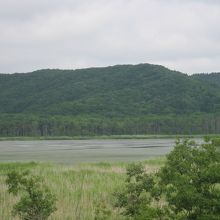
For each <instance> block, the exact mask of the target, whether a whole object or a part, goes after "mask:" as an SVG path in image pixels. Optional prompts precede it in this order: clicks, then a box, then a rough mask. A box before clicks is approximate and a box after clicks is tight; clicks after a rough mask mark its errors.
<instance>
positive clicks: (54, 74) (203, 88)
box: [0, 64, 220, 136]
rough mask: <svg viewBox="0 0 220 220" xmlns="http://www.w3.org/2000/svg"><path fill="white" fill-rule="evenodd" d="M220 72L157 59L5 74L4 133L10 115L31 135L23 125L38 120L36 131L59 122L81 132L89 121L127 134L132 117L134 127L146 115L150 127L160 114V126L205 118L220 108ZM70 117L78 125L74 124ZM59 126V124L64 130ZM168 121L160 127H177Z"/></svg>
mask: <svg viewBox="0 0 220 220" xmlns="http://www.w3.org/2000/svg"><path fill="white" fill-rule="evenodd" d="M219 75H220V74H211V75H203V74H199V75H198V74H197V75H194V76H188V75H186V74H183V73H180V72H177V71H172V70H169V69H167V68H165V67H163V66H159V65H151V64H139V65H117V66H111V67H105V68H88V69H79V70H58V69H54V70H52V69H46V70H38V71H35V72H31V73H17V74H0V128H1V130H0V134H2V135H6V136H7V133H5V127H6V124H5V123H6V121H7V125H8V127H9V125H10V126H11V127H14V128H15V127H16V126H17V127H18V128H19V129H18V130H19V132H15V131H14V132H13V133H14V134H13V135H25V134H26V135H29V133H30V132H29V131H27V128H25V129H23V130H25V132H23V131H22V132H20V128H21V127H22V126H23V127H28V126H29V127H30V128H29V130H32V127H33V123H35V127H36V128H35V129H34V130H36V129H38V131H37V132H34V133H33V132H31V134H32V135H33V134H35V133H36V134H37V135H53V134H54V131H53V132H49V130H50V127H52V128H53V129H54V127H57V126H58V124H59V126H60V124H63V125H62V127H63V128H62V129H64V130H65V129H66V132H59V131H57V132H56V135H61V134H62V135H63V134H65V135H75V134H78V133H77V131H78V130H79V128H77V126H83V127H85V128H84V129H85V131H87V130H88V124H89V126H91V127H93V132H92V133H94V134H99V133H100V132H99V131H98V130H102V132H101V134H102V133H103V134H106V130H107V131H108V132H107V134H117V133H123V134H124V133H132V132H128V131H127V132H126V131H125V130H126V129H125V128H124V126H126V127H127V126H128V125H125V124H128V121H132V123H131V125H129V126H134V124H135V126H134V127H137V126H139V127H141V125H140V123H141V122H142V121H143V119H144V121H148V126H150V127H152V125H150V124H149V123H150V121H151V122H152V121H154V122H153V124H155V120H157V124H158V125H157V126H159V127H160V124H163V123H165V122H164V120H165V119H166V120H168V118H169V120H171V121H172V120H173V122H172V123H174V122H175V121H176V122H177V121H178V120H180V121H182V120H183V119H184V118H185V121H187V120H189V121H190V120H191V118H192V117H194V118H195V117H196V118H197V119H198V118H199V120H200V121H201V120H203V119H207V117H209V118H210V115H211V117H212V116H213V115H216V114H218V113H220V87H219V86H218V84H217V83H216V81H217V80H216V79H218V80H219V79H220V76H219ZM214 83H215V86H213V84H214ZM195 115H196V116H195ZM198 115H199V116H198ZM201 115H202V116H201ZM42 121H43V122H42ZM70 121H71V123H73V124H74V126H75V127H76V128H75V129H73V128H71V129H70V128H69V127H70ZM113 122H115V123H116V124H118V123H120V125H117V126H119V127H120V126H121V129H119V128H117V129H116V130H117V131H112V130H114V129H115V124H114V123H113ZM215 122H216V119H215ZM42 123H43V125H42ZM124 123H125V124H124ZM169 123H170V122H169ZM169 123H168V124H169ZM184 123H185V122H184ZM200 123H203V122H200ZM54 124H56V125H54ZM177 124H178V123H177ZM180 124H181V123H180ZM21 125H22V126H21ZM94 125H95V128H94ZM42 126H43V129H44V127H46V130H47V132H46V134H45V132H41V131H40V130H41V129H42V128H41V127H42ZM59 126H58V127H59ZM71 126H72V127H74V126H73V125H71ZM157 126H156V127H157ZM58 127H57V128H56V130H60V128H58ZM65 127H66V128H65ZM100 127H102V128H100ZM144 127H146V126H145V125H144ZM153 127H155V125H154V126H153ZM162 127H163V126H162ZM162 127H160V128H157V129H156V130H158V129H159V130H158V131H156V133H161V131H162V130H163V131H162V133H164V132H165V133H170V132H173V130H172V131H170V130H169V129H168V130H166V129H165V128H164V129H162V130H161V128H162ZM168 127H169V126H168ZM180 127H182V126H180ZM186 127H187V126H186ZM113 128H114V129H113ZM103 129H104V132H103ZM123 129H124V131H123V132H122V130H123ZM184 129H185V131H186V130H187V129H188V130H190V129H191V127H189V126H188V127H187V129H186V128H184ZM73 130H74V132H73ZM80 130H82V128H81V127H80ZM90 130H91V129H90ZM118 130H120V132H119V131H118ZM131 130H132V129H131ZM154 130H155V128H154V129H152V128H148V129H144V130H143V129H142V131H141V132H139V131H137V132H135V134H136V133H155V131H154ZM177 132H178V129H177ZM181 132H182V131H181ZM10 133H11V131H9V132H8V135H9V134H10ZM24 133H25V134H24ZM85 133H86V132H85ZM90 133H91V131H89V132H88V134H90ZM188 133H190V131H189V132H188ZM79 134H82V133H79ZM83 134H84V133H83ZM86 134H87V133H86Z"/></svg>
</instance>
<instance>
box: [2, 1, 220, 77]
mask: <svg viewBox="0 0 220 220" xmlns="http://www.w3.org/2000/svg"><path fill="white" fill-rule="evenodd" d="M0 30H1V32H0V72H1V73H12V72H28V71H32V70H37V69H43V68H62V69H76V68H84V67H94V66H109V65H115V64H137V63H154V64H161V65H165V66H166V67H168V68H171V69H175V70H179V71H182V72H185V73H194V72H216V71H219V72H220V0H7V1H6V0H0Z"/></svg>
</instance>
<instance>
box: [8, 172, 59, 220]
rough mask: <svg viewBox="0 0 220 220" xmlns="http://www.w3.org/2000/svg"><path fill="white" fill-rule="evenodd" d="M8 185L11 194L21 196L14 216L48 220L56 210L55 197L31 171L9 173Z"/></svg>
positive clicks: (33, 219) (30, 219)
mask: <svg viewBox="0 0 220 220" xmlns="http://www.w3.org/2000/svg"><path fill="white" fill-rule="evenodd" d="M6 183H7V185H8V191H9V193H12V194H13V195H17V194H18V193H19V195H20V200H19V201H18V202H17V203H16V204H15V205H14V207H13V211H12V214H13V216H16V215H18V216H19V217H20V218H21V219H23V220H46V219H47V218H48V217H49V216H50V214H51V213H52V212H54V211H55V210H56V206H55V201H56V199H55V196H54V195H53V194H52V193H51V192H50V191H49V189H48V188H47V187H46V186H44V185H43V183H42V181H41V179H40V178H39V177H38V176H33V175H31V174H30V172H29V171H24V172H16V171H13V172H11V173H9V174H8V175H7V179H6Z"/></svg>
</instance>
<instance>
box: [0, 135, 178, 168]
mask: <svg viewBox="0 0 220 220" xmlns="http://www.w3.org/2000/svg"><path fill="white" fill-rule="evenodd" d="M174 143H175V140H174V139H144V140H125V139H124V140H44V141H1V142H0V162H15V161H22V162H24V161H44V162H45V161H46V162H56V163H64V164H75V163H81V162H83V163H84V162H100V161H112V162H116V161H135V160H144V159H148V158H152V157H156V156H163V155H165V154H167V153H169V152H170V151H171V150H172V149H173V146H174Z"/></svg>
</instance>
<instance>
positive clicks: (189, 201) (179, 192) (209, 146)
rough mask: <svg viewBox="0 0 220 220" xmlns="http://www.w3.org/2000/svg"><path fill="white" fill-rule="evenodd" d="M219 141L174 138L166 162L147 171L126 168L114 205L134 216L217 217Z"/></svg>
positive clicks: (219, 201)
mask: <svg viewBox="0 0 220 220" xmlns="http://www.w3.org/2000/svg"><path fill="white" fill-rule="evenodd" d="M218 146H220V141H219V140H217V139H212V140H210V139H206V142H205V143H204V144H202V145H198V144H196V143H195V142H194V141H189V140H184V141H182V142H181V141H177V142H176V146H175V148H174V150H173V151H172V152H171V153H170V154H169V155H168V156H167V161H166V163H165V165H164V166H163V167H162V168H161V169H160V170H159V171H158V172H157V173H155V174H146V173H145V171H144V167H143V166H141V165H131V166H130V167H128V169H127V176H128V178H127V181H126V187H125V189H124V190H123V191H121V192H119V193H117V196H116V198H117V204H116V206H118V207H121V208H123V210H124V212H123V214H124V215H127V216H131V217H133V218H134V219H138V220H140V219H187V220H203V219H204V220H205V219H210V220H217V219H219V216H220V187H219V186H220V153H219V151H218V150H217V148H218Z"/></svg>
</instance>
